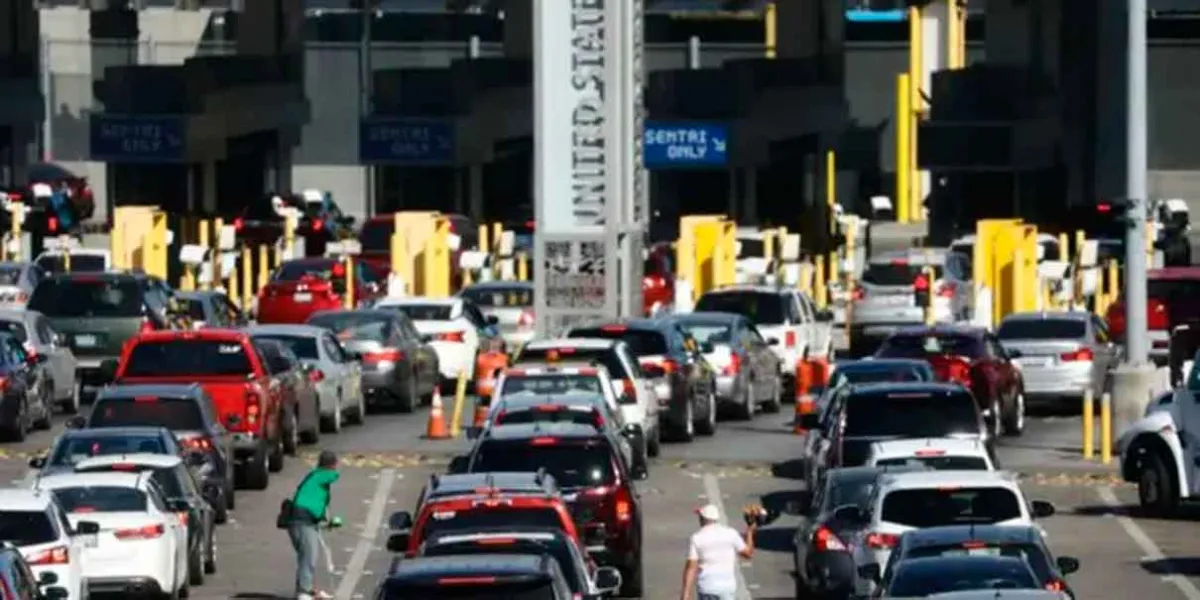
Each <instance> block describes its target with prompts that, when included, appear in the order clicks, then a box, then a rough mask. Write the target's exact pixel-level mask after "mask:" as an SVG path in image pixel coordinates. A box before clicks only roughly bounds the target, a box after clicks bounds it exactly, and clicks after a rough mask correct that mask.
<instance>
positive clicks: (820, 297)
mask: <svg viewBox="0 0 1200 600" xmlns="http://www.w3.org/2000/svg"><path fill="white" fill-rule="evenodd" d="M816 263H817V266H816V274H815V275H814V276H813V302H815V303H816V305H817V308H818V309H820V310H825V281H826V279H825V255H824V254H818V255H817V256H816Z"/></svg>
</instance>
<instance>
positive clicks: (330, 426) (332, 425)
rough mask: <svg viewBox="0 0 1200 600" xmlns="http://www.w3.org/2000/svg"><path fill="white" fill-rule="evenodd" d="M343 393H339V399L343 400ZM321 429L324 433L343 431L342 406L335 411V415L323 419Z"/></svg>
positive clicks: (339, 405)
mask: <svg viewBox="0 0 1200 600" xmlns="http://www.w3.org/2000/svg"><path fill="white" fill-rule="evenodd" d="M341 397H342V395H341V393H338V398H341ZM321 429H322V430H323V431H324V433H341V431H342V406H341V404H340V400H339V404H338V406H337V407H336V408H334V410H333V414H332V415H329V416H328V417H321Z"/></svg>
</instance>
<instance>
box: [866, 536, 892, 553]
mask: <svg viewBox="0 0 1200 600" xmlns="http://www.w3.org/2000/svg"><path fill="white" fill-rule="evenodd" d="M899 541H900V536H897V535H893V534H890V533H872V534H870V535H868V536H867V547H868V548H873V549H875V550H886V549H888V548H895V547H896V543H897V542H899Z"/></svg>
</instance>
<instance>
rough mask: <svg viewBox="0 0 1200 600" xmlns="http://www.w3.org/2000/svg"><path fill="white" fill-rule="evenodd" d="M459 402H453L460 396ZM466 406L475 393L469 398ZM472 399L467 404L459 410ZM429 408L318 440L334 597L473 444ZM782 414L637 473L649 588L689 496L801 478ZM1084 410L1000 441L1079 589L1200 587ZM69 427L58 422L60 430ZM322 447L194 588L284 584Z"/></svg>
mask: <svg viewBox="0 0 1200 600" xmlns="http://www.w3.org/2000/svg"><path fill="white" fill-rule="evenodd" d="M451 404H452V403H451ZM464 408H469V407H464ZM464 413H469V411H467V410H464ZM427 414H428V413H427V411H420V412H418V413H417V414H413V415H394V414H376V415H371V416H370V417H369V419H368V422H367V424H366V425H365V426H361V427H350V428H348V429H346V430H345V431H344V432H343V433H342V434H340V435H337V436H333V435H326V436H324V437H323V438H322V443H321V447H322V448H329V449H332V450H335V451H337V452H338V453H339V454H340V455H341V456H342V457H343V477H342V480H341V481H340V482H339V483H338V485H337V488H336V491H335V499H334V510H335V512H336V513H339V514H341V515H343V516H344V518H345V520H346V523H347V527H346V528H344V529H342V530H339V531H335V532H331V533H329V534H327V536H326V538H327V541H328V544H329V546H330V548H331V550H332V552H333V555H334V563H335V566H336V567H337V572H336V573H333V574H325V575H323V576H322V579H321V585H322V586H323V587H324V588H325V589H328V590H330V591H336V592H337V594H338V597H339V598H369V597H370V594H371V591H372V589H373V587H374V586H375V584H376V583H377V582H378V581H379V579H380V577H381V575H382V574H383V573H384V572H385V571H386V569H387V567H388V564H389V563H390V557H389V556H388V553H387V552H386V551H385V550H384V544H385V542H386V532H385V531H384V525H383V524H384V523H386V520H387V515H388V514H390V513H391V512H392V511H395V510H400V509H402V508H403V509H411V508H412V507H413V505H414V503H415V501H416V497H417V494H418V493H419V491H420V489H421V487H422V485H423V484H424V482H425V481H426V479H427V478H428V476H429V474H430V473H434V472H438V471H439V470H442V469H444V468H445V465H446V463H447V462H448V459H449V458H450V457H451V456H453V455H454V454H456V453H458V452H461V450H462V449H463V448H465V447H466V442H465V441H426V440H423V439H421V435H422V433H423V431H424V427H425V424H426V419H427ZM786 419H787V416H786V415H785V416H780V415H760V416H758V417H757V418H756V419H754V420H753V421H751V422H745V423H738V422H725V423H722V424H721V426H720V428H719V429H718V432H717V434H716V435H715V436H714V437H712V438H700V439H698V440H697V441H696V442H695V443H692V444H687V445H667V446H665V447H664V451H663V456H662V457H661V458H659V459H658V460H657V461H656V462H655V463H654V464H653V465H652V467H651V474H650V478H649V479H648V480H647V481H644V482H640V483H639V487H640V490H641V495H642V500H643V506H644V511H645V527H646V530H647V531H646V540H647V541H646V543H647V546H646V548H645V557H646V572H647V590H648V593H647V598H654V599H659V598H663V599H667V598H673V597H677V595H678V593H679V580H680V574H681V567H682V560H683V555H684V552H685V549H686V542H687V536H688V535H689V533H690V532H691V531H692V530H693V529H694V527H695V525H696V524H695V521H694V517H693V516H692V513H691V511H692V509H693V508H695V507H696V506H698V505H700V504H703V503H705V502H707V501H714V503H717V504H718V505H720V506H723V507H724V508H725V509H727V510H728V511H730V512H731V513H732V514H733V515H734V516H735V518H736V515H737V513H738V512H739V511H740V509H741V507H742V506H744V505H746V504H749V503H758V502H761V503H764V504H766V505H769V506H774V507H779V508H781V509H786V508H787V506H788V503H789V500H790V499H792V498H794V496H795V492H796V491H797V490H799V489H802V487H803V482H801V481H798V480H795V479H791V478H789V477H788V475H789V474H790V473H789V471H791V469H789V468H788V467H789V464H788V463H789V462H792V461H795V460H796V459H797V458H799V456H798V452H799V449H800V441H801V440H800V438H799V437H798V436H796V435H793V434H792V433H791V432H790V431H789V430H788V428H787V426H786V423H785V421H786ZM1078 425H1079V424H1078V419H1077V418H1076V419H1071V418H1067V417H1055V418H1035V419H1033V420H1032V421H1031V422H1030V424H1029V428H1028V432H1027V434H1026V435H1025V436H1023V437H1022V438H1020V439H1017V440H1011V441H1005V442H1004V444H1003V446H1002V448H1001V449H1000V450H999V457H998V458H999V460H1000V462H1001V464H1002V465H1003V466H1005V467H1008V468H1012V469H1014V470H1019V471H1021V472H1022V473H1023V474H1024V475H1025V476H1026V477H1027V479H1026V482H1027V488H1026V489H1027V493H1028V495H1029V497H1030V498H1034V499H1044V500H1049V501H1051V502H1053V503H1055V504H1056V505H1057V507H1058V511H1059V512H1058V514H1057V515H1056V516H1053V517H1051V518H1049V519H1047V520H1046V521H1045V527H1046V529H1047V531H1048V532H1049V533H1050V536H1051V542H1052V544H1053V546H1054V549H1055V550H1056V552H1058V553H1059V554H1061V555H1069V556H1075V557H1077V558H1080V559H1081V560H1082V561H1083V569H1082V570H1081V571H1080V573H1078V574H1077V575H1076V576H1074V577H1073V579H1072V581H1073V585H1074V586H1075V588H1076V590H1077V591H1078V592H1079V593H1080V598H1081V599H1088V600H1105V599H1112V600H1128V599H1130V598H1135V597H1136V598H1138V599H1139V600H1158V599H1163V600H1168V599H1171V600H1175V599H1180V598H1183V599H1186V600H1200V590H1198V588H1197V586H1200V551H1198V550H1197V546H1196V544H1195V540H1196V539H1197V538H1198V537H1200V524H1198V523H1200V511H1197V512H1195V513H1194V514H1191V515H1189V516H1188V517H1187V518H1184V519H1181V520H1178V521H1156V520H1150V519H1142V518H1138V517H1136V516H1130V515H1134V514H1135V513H1134V511H1131V510H1129V509H1127V508H1126V507H1127V505H1128V504H1129V503H1131V502H1133V501H1134V495H1133V492H1134V490H1132V489H1131V488H1130V487H1128V486H1127V485H1125V484H1121V483H1118V482H1115V480H1114V477H1113V476H1112V474H1111V471H1105V470H1104V469H1103V468H1102V467H1100V466H1098V465H1095V464H1092V465H1089V464H1087V463H1083V462H1082V461H1079V460H1078V459H1074V458H1072V456H1073V448H1074V447H1077V446H1078V445H1079V442H1078V438H1079V435H1078V433H1077V432H1078V431H1079V426H1078ZM58 430H61V424H59V425H57V426H56V429H55V431H58ZM55 431H51V432H39V433H36V434H33V435H32V436H31V437H30V439H29V441H28V442H27V443H25V444H21V445H16V446H14V445H9V446H3V447H0V450H2V451H0V477H3V478H7V479H5V481H8V480H11V481H14V482H17V481H21V480H22V479H24V478H25V477H27V476H28V471H27V469H26V467H25V461H26V459H27V458H28V457H29V456H31V455H34V454H36V453H37V452H38V451H40V450H42V449H44V448H45V447H46V446H48V445H49V443H50V441H51V440H52V439H53V436H54V435H55ZM316 450H317V448H313V447H310V448H305V449H303V450H302V452H301V455H300V458H299V459H293V460H291V461H289V463H288V464H287V467H286V469H285V470H284V471H283V472H282V473H281V474H279V475H275V476H273V479H272V481H271V486H270V487H269V489H267V490H266V491H265V492H245V491H243V492H239V494H240V496H239V498H238V510H237V511H236V512H235V513H234V514H233V518H232V520H231V523H230V524H228V525H226V526H224V527H222V528H220V529H219V531H218V540H219V571H218V573H217V574H215V575H212V576H210V577H209V578H208V581H207V583H206V584H205V585H204V586H202V587H200V588H196V589H194V590H193V592H192V595H193V598H200V599H210V598H211V599H217V598H222V599H224V598H286V597H289V594H288V592H289V589H290V588H291V581H292V577H293V573H294V569H293V565H292V562H291V559H292V554H291V549H290V546H289V545H288V542H287V540H286V538H285V536H284V535H283V534H282V532H280V531H278V530H276V529H275V528H274V518H275V512H276V511H277V509H278V506H279V503H280V501H281V500H282V499H283V498H284V497H285V495H287V494H289V493H290V492H291V491H292V489H293V487H294V486H295V485H296V484H297V483H298V482H299V480H300V478H301V477H302V476H303V475H304V473H305V471H306V469H307V468H308V466H309V465H310V464H311V462H312V460H313V458H314V456H315V454H316ZM794 523H795V517H794V516H791V515H787V514H785V515H784V516H782V517H781V518H780V519H779V520H778V521H776V522H775V523H773V524H772V525H771V526H770V527H767V528H766V529H764V530H763V531H762V532H761V534H760V537H759V545H760V552H759V553H758V554H757V555H756V556H755V558H754V560H753V561H750V562H747V563H745V564H744V566H743V569H742V571H743V580H744V584H745V588H746V591H747V592H748V595H744V596H742V597H743V598H745V597H752V598H759V599H764V598H791V597H792V593H793V591H792V590H793V585H792V577H791V558H790V557H791V554H790V552H791V549H790V547H789V540H790V537H791V533H792V528H793V526H794Z"/></svg>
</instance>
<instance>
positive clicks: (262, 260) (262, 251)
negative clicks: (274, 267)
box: [256, 244, 271, 291]
mask: <svg viewBox="0 0 1200 600" xmlns="http://www.w3.org/2000/svg"><path fill="white" fill-rule="evenodd" d="M270 276H271V248H270V247H269V246H268V245H267V244H263V245H261V246H259V247H258V290H256V291H262V289H263V288H265V287H267V281H268V279H269V278H270Z"/></svg>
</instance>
